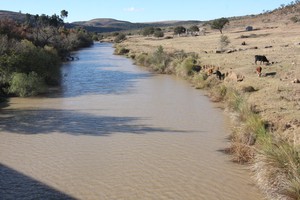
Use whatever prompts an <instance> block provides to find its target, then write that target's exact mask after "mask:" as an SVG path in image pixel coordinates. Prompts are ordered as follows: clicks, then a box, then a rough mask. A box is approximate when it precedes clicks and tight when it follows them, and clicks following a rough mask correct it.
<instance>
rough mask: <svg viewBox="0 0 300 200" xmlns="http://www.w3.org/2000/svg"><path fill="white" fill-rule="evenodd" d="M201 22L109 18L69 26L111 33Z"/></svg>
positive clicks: (198, 22) (74, 23)
mask: <svg viewBox="0 0 300 200" xmlns="http://www.w3.org/2000/svg"><path fill="white" fill-rule="evenodd" d="M200 23H203V22H202V21H162V22H145V23H132V22H128V21H121V20H116V19H111V18H98V19H92V20H90V21H80V22H73V23H71V24H70V25H71V26H83V27H85V28H86V29H87V30H89V31H96V32H111V31H122V30H133V29H140V28H144V27H149V26H156V27H165V26H178V25H187V24H200Z"/></svg>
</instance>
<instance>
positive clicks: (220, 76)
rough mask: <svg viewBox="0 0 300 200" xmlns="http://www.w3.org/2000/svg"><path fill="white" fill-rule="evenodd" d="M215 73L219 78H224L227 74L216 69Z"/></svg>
mask: <svg viewBox="0 0 300 200" xmlns="http://www.w3.org/2000/svg"><path fill="white" fill-rule="evenodd" d="M214 74H216V75H217V77H218V79H219V80H223V79H224V78H225V74H222V73H221V72H220V71H219V70H217V71H215V72H214Z"/></svg>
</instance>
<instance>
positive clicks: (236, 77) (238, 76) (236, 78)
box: [224, 72, 245, 82]
mask: <svg viewBox="0 0 300 200" xmlns="http://www.w3.org/2000/svg"><path fill="white" fill-rule="evenodd" d="M244 78H245V77H244V76H243V75H241V74H236V73H235V72H230V73H228V76H227V77H226V78H225V79H224V80H225V81H229V82H230V81H233V82H239V81H243V80H244Z"/></svg>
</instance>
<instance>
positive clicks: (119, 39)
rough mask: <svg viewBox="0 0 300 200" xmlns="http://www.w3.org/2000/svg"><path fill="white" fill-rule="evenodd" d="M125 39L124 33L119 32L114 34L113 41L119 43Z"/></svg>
mask: <svg viewBox="0 0 300 200" xmlns="http://www.w3.org/2000/svg"><path fill="white" fill-rule="evenodd" d="M125 39H126V35H125V34H123V33H121V34H119V35H117V36H116V38H115V40H114V42H115V43H120V42H122V41H124V40H125Z"/></svg>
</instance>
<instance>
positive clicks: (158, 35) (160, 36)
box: [153, 31, 165, 38]
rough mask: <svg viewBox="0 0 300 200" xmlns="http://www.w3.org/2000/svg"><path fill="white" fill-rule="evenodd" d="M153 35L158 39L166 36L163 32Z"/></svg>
mask: <svg viewBox="0 0 300 200" xmlns="http://www.w3.org/2000/svg"><path fill="white" fill-rule="evenodd" d="M153 35H154V37H157V38H162V37H164V36H165V35H164V32H163V31H155V32H154V34H153Z"/></svg>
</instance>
